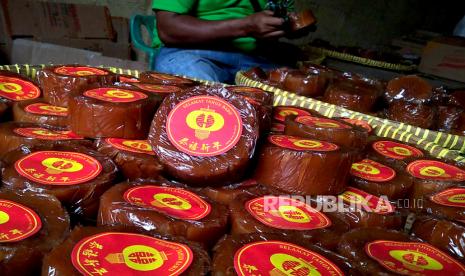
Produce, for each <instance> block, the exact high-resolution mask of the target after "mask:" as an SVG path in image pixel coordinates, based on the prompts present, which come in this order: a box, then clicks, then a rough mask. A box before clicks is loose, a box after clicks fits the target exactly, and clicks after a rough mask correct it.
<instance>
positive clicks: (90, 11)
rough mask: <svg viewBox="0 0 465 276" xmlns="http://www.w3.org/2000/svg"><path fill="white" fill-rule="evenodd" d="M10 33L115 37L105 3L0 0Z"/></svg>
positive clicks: (20, 35)
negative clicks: (99, 4)
mask: <svg viewBox="0 0 465 276" xmlns="http://www.w3.org/2000/svg"><path fill="white" fill-rule="evenodd" d="M0 1H1V5H2V9H3V11H4V13H5V19H6V25H7V28H8V30H9V34H10V35H11V36H13V37H34V38H101V39H114V38H115V33H114V31H113V27H112V23H111V15H110V12H109V10H108V8H107V7H104V6H95V5H80V4H79V5H78V4H66V3H52V2H40V1H34V0H0Z"/></svg>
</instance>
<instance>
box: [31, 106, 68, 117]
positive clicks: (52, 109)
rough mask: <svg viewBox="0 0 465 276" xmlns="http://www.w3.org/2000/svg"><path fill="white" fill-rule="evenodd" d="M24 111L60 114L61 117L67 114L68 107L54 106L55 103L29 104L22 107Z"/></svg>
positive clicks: (40, 113)
mask: <svg viewBox="0 0 465 276" xmlns="http://www.w3.org/2000/svg"><path fill="white" fill-rule="evenodd" d="M24 111H26V112H29V113H33V114H39V115H49V116H62V117H66V116H68V108H66V107H61V106H55V105H49V104H46V103H34V104H30V105H28V106H26V107H25V108H24Z"/></svg>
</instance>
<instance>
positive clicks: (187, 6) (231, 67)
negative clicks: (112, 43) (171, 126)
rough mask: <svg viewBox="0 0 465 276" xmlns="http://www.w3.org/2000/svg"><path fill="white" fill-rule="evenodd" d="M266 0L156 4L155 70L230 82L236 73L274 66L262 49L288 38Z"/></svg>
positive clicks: (173, 0)
mask: <svg viewBox="0 0 465 276" xmlns="http://www.w3.org/2000/svg"><path fill="white" fill-rule="evenodd" d="M266 2H267V1H266V0H154V1H153V5H152V8H153V10H154V11H155V13H156V23H157V24H156V25H157V28H156V29H155V36H154V37H155V38H154V41H153V46H154V47H160V51H159V54H158V55H157V57H156V59H155V70H156V71H159V72H163V73H169V74H179V75H185V76H189V77H194V78H198V79H203V80H210V81H217V82H225V83H230V82H233V81H234V76H235V73H236V72H237V71H239V70H243V69H248V68H250V67H254V66H260V67H262V68H264V69H270V68H275V67H278V66H279V65H277V64H274V63H273V62H270V61H269V60H268V59H266V58H263V57H261V56H260V54H259V53H261V52H262V51H261V49H260V47H261V46H260V45H268V44H273V43H274V42H273V41H275V40H276V39H278V38H280V37H283V36H285V35H286V31H285V28H284V20H283V19H282V18H280V17H275V16H274V14H273V12H272V11H269V10H265V5H266ZM275 54H276V55H280V54H283V53H275Z"/></svg>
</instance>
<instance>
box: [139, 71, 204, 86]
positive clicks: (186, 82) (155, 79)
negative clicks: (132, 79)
mask: <svg viewBox="0 0 465 276" xmlns="http://www.w3.org/2000/svg"><path fill="white" fill-rule="evenodd" d="M139 80H140V81H141V82H145V83H151V84H160V85H173V86H179V87H183V88H185V87H190V86H194V85H196V84H197V82H195V81H193V80H190V79H186V78H183V77H178V76H173V75H169V74H165V73H159V72H152V71H149V72H143V73H141V74H140V76H139Z"/></svg>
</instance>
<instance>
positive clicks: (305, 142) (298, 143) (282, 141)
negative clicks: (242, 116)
mask: <svg viewBox="0 0 465 276" xmlns="http://www.w3.org/2000/svg"><path fill="white" fill-rule="evenodd" d="M268 141H270V142H271V143H273V144H275V145H276V146H279V147H283V148H288V149H292V150H309V151H335V150H337V149H339V147H338V146H337V145H335V144H332V143H329V142H325V141H318V140H310V139H302V138H299V137H294V136H287V135H270V136H268Z"/></svg>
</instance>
